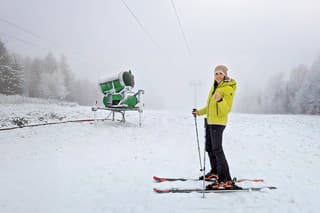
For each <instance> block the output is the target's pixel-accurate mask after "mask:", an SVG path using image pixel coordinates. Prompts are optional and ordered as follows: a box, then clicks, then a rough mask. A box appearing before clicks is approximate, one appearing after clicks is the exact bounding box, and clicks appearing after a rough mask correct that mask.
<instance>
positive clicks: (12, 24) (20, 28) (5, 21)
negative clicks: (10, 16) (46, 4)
mask: <svg viewBox="0 0 320 213" xmlns="http://www.w3.org/2000/svg"><path fill="white" fill-rule="evenodd" d="M0 21H1V22H3V23H6V24H8V25H10V26H12V27H14V28H16V29H19V30H20V31H22V32H24V33H27V34H29V35H32V36H33V37H35V38H37V39H38V40H40V41H43V42H45V43H47V44H50V45H51V46H53V47H55V48H57V49H60V50H62V51H64V52H65V50H63V49H64V48H63V47H61V45H58V44H57V43H56V42H53V41H50V40H49V39H46V38H44V37H42V36H40V35H38V34H36V33H34V32H32V31H31V30H28V29H26V28H24V27H21V26H19V25H18V24H15V23H13V22H11V21H8V20H6V19H3V18H0ZM2 34H4V35H7V36H8V37H11V38H13V39H14V40H17V41H20V42H22V43H25V44H28V45H31V46H34V47H37V48H40V49H47V50H50V48H49V47H43V46H40V45H38V44H36V43H33V42H30V41H27V40H24V39H21V38H18V37H16V36H13V35H9V34H6V33H3V32H2ZM67 52H69V54H71V55H73V56H75V57H76V58H78V59H79V60H80V61H81V62H82V63H85V64H87V65H90V66H92V65H93V64H91V63H89V62H88V61H87V60H85V59H83V57H81V55H80V54H79V53H76V52H70V51H67ZM78 62H79V61H78Z"/></svg>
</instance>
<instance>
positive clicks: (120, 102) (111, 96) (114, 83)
mask: <svg viewBox="0 0 320 213" xmlns="http://www.w3.org/2000/svg"><path fill="white" fill-rule="evenodd" d="M99 85H100V89H101V91H102V93H103V94H104V97H103V104H104V105H105V107H124V108H134V107H138V104H139V103H140V102H141V101H140V98H141V94H143V93H144V91H143V90H138V92H137V93H134V92H133V91H132V89H133V87H134V85H135V82H134V75H133V74H132V72H131V70H129V71H124V72H121V73H119V75H117V76H114V77H111V78H107V79H103V80H101V81H100V82H99Z"/></svg>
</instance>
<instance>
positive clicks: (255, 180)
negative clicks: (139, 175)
mask: <svg viewBox="0 0 320 213" xmlns="http://www.w3.org/2000/svg"><path fill="white" fill-rule="evenodd" d="M153 180H154V181H155V182H157V183H161V182H167V181H170V182H172V181H202V180H199V179H195V178H165V177H157V176H153ZM206 181H209V182H214V181H216V179H214V178H213V179H206ZM263 181H264V180H263V179H238V180H237V179H236V180H235V182H236V183H240V182H263Z"/></svg>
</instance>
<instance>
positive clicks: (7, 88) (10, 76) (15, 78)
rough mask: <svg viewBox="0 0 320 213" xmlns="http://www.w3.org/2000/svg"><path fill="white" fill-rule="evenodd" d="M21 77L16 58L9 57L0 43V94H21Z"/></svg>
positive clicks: (13, 56)
mask: <svg viewBox="0 0 320 213" xmlns="http://www.w3.org/2000/svg"><path fill="white" fill-rule="evenodd" d="M22 89H23V76H22V71H21V66H20V65H19V64H18V62H17V60H16V56H15V55H12V56H10V55H9V53H8V51H7V49H6V48H5V46H4V44H3V43H2V42H1V41H0V93H2V94H6V95H15V94H22Z"/></svg>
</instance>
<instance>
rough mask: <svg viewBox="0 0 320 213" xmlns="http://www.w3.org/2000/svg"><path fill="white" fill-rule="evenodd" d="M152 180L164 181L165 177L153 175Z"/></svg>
mask: <svg viewBox="0 0 320 213" xmlns="http://www.w3.org/2000/svg"><path fill="white" fill-rule="evenodd" d="M153 180H154V181H156V182H163V181H166V180H167V179H166V178H160V177H157V176H153Z"/></svg>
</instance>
